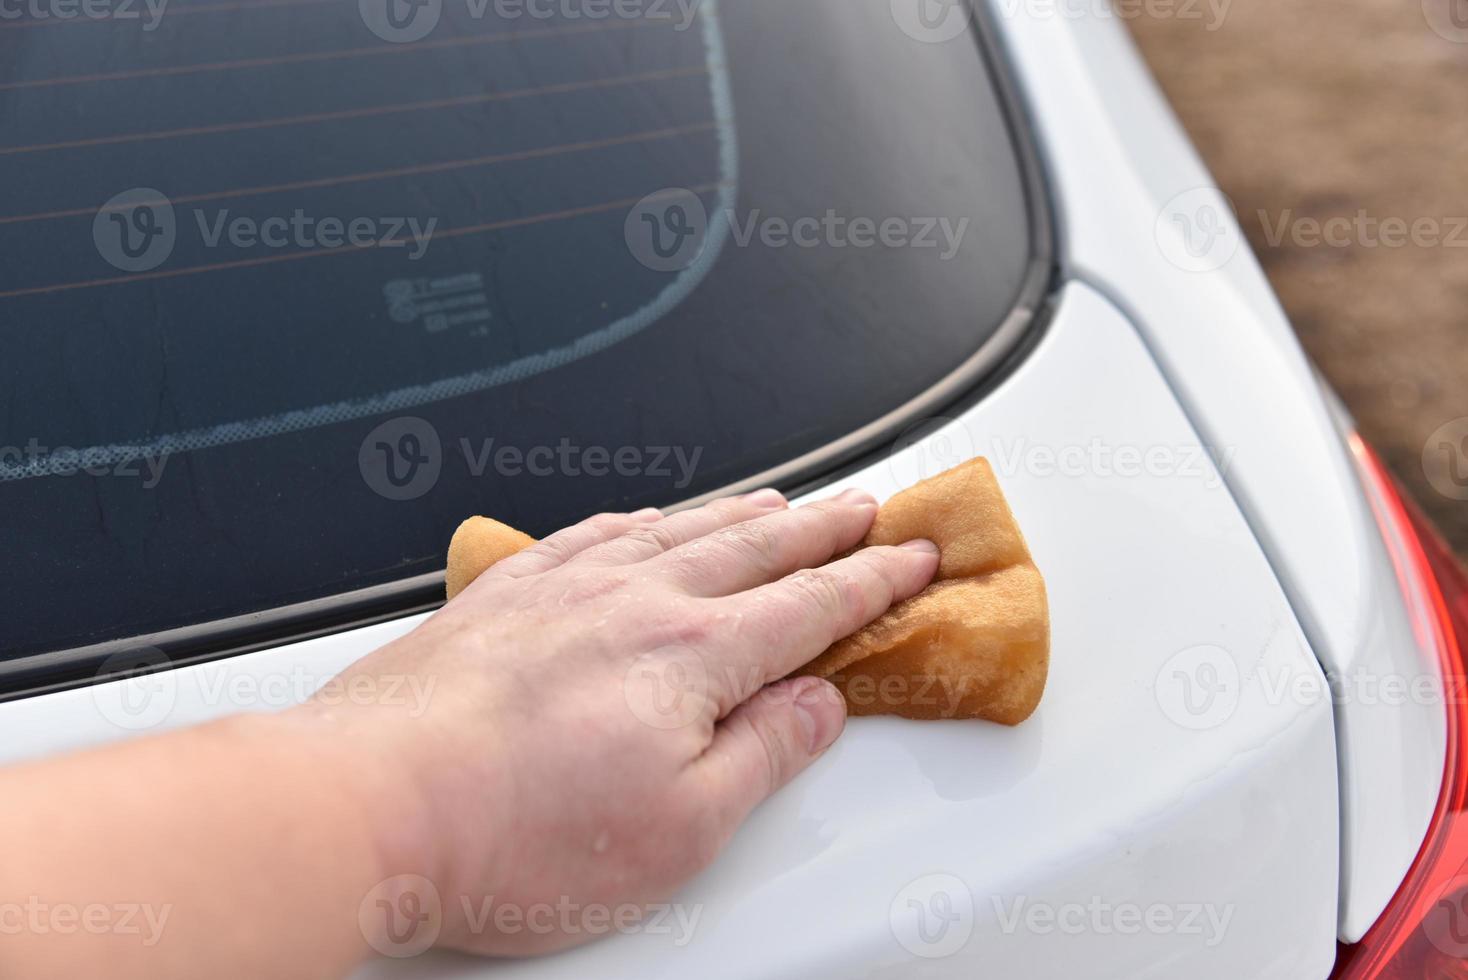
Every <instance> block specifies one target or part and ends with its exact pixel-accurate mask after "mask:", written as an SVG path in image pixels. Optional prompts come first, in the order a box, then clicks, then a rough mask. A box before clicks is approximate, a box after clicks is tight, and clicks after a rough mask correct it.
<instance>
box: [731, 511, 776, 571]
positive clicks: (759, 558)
mask: <svg viewBox="0 0 1468 980" xmlns="http://www.w3.org/2000/svg"><path fill="white" fill-rule="evenodd" d="M720 536H721V537H722V538H723V543H724V544H725V545H726V546H727V547H728V548H729V549H730V550H731V551H733V552H734V553H735V554H736V555H737V556H739V558H740V559H742V560H747V561H750V562H753V563H754V564H756V565H758V566H760V567H768V566H769V565H770V564H771V563H772V562H773V561H774V560H775V557H776V556H777V555H778V554H779V550H780V541H779V537H778V536H777V535H776V534H775V532H774V531H773V530H772V529H771V528H770V526H769V525H767V524H763V523H761V522H759V521H747V522H746V523H744V524H736V525H734V526H733V527H730V528H726V529H725V530H724V531H723V532H721V534H720Z"/></svg>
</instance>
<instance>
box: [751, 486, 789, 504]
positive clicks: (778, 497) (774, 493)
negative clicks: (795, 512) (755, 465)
mask: <svg viewBox="0 0 1468 980" xmlns="http://www.w3.org/2000/svg"><path fill="white" fill-rule="evenodd" d="M744 499H745V500H747V501H749V502H750V503H752V504H754V505H755V506H756V507H779V506H780V505H781V504H783V503H785V495H784V494H783V493H781V492H780V491H778V490H776V489H774V488H773V487H765V488H764V489H763V490H756V491H755V492H754V493H746V494H745V495H744Z"/></svg>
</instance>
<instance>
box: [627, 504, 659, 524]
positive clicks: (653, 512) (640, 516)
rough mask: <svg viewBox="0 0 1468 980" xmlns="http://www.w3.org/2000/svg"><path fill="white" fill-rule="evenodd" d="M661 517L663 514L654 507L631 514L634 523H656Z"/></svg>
mask: <svg viewBox="0 0 1468 980" xmlns="http://www.w3.org/2000/svg"><path fill="white" fill-rule="evenodd" d="M662 516H663V512H662V511H660V510H658V509H657V508H656V507H644V508H642V510H639V511H634V512H633V513H632V519H633V520H634V521H656V520H658V519H659V518H661V517H662Z"/></svg>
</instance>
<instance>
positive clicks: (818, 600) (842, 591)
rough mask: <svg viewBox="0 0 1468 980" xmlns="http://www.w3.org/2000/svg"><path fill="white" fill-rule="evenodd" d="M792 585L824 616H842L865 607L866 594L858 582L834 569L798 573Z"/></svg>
mask: <svg viewBox="0 0 1468 980" xmlns="http://www.w3.org/2000/svg"><path fill="white" fill-rule="evenodd" d="M794 584H795V586H796V588H797V589H799V590H800V591H801V593H802V594H804V596H805V597H806V599H807V601H809V602H811V603H812V604H814V605H815V606H816V607H817V608H818V609H820V611H821V612H822V613H824V614H826V615H842V614H845V613H847V612H848V611H850V610H853V609H858V610H859V609H861V608H862V607H863V606H864V605H865V598H866V593H865V590H864V589H863V588H862V584H861V582H860V580H858V579H857V577H856V576H854V575H852V574H851V573H850V572H847V571H843V570H840V569H836V568H817V569H809V570H807V571H804V572H799V573H797V574H796V575H795V576H794Z"/></svg>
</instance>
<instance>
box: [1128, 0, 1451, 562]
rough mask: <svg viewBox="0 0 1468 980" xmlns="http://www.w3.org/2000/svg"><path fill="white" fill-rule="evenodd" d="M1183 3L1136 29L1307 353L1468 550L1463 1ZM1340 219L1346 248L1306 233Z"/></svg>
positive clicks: (1157, 9) (1135, 23) (1146, 17)
mask: <svg viewBox="0 0 1468 980" xmlns="http://www.w3.org/2000/svg"><path fill="white" fill-rule="evenodd" d="M1453 5H1456V9H1455V8H1454V6H1453ZM1186 6H1187V4H1183V3H1174V4H1172V5H1171V7H1169V5H1168V4H1166V3H1162V2H1151V3H1145V2H1135V0H1133V3H1132V9H1134V10H1136V9H1140V10H1142V11H1143V12H1142V13H1139V14H1137V15H1136V16H1135V17H1134V19H1132V20H1131V25H1132V32H1133V35H1134V36H1135V37H1136V39H1137V41H1138V43H1139V45H1140V46H1141V48H1142V51H1143V53H1144V55H1145V56H1146V57H1147V59H1148V61H1149V62H1150V63H1151V65H1152V68H1153V71H1154V72H1155V73H1156V75H1157V78H1158V80H1159V82H1160V83H1161V85H1162V88H1163V90H1164V91H1165V92H1166V93H1167V95H1168V97H1169V98H1170V99H1171V101H1172V104H1173V106H1174V108H1175V109H1176V111H1177V113H1178V115H1179V116H1180V117H1181V119H1182V121H1183V124H1184V125H1185V126H1186V127H1187V129H1188V131H1189V133H1190V134H1191V135H1192V138H1193V140H1194V142H1195V143H1196V145H1197V147H1198V149H1199V151H1200V152H1201V153H1202V155H1203V157H1204V159H1206V160H1207V162H1208V164H1209V166H1210V167H1211V168H1212V170H1213V173H1214V175H1215V177H1216V178H1217V180H1218V182H1219V185H1220V186H1221V187H1222V189H1223V190H1224V192H1225V193H1226V194H1228V195H1229V196H1230V197H1231V198H1232V200H1233V203H1234V205H1235V208H1236V210H1237V212H1238V214H1239V218H1240V221H1241V223H1242V224H1243V226H1244V229H1245V232H1246V234H1247V235H1248V237H1249V240H1250V242H1251V243H1252V245H1253V246H1254V249H1255V251H1256V253H1257V254H1258V255H1259V258H1260V261H1261V262H1262V263H1263V265H1264V268H1265V271H1266V272H1267V273H1268V274H1269V277H1270V279H1271V280H1272V281H1273V283H1274V288H1275V290H1276V291H1277V292H1278V293H1279V296H1280V298H1281V300H1282V301H1283V303H1284V306H1285V308H1286V309H1287V310H1288V311H1289V314H1290V317H1291V319H1292V321H1293V322H1294V326H1295V330H1296V331H1297V332H1298V334H1299V336H1300V340H1301V341H1302V342H1303V344H1304V346H1305V349H1306V350H1307V351H1308V352H1309V353H1310V355H1311V357H1313V358H1314V359H1315V362H1316V363H1317V364H1318V365H1319V366H1320V369H1321V370H1322V372H1323V373H1324V374H1325V375H1326V377H1328V378H1329V379H1330V381H1331V383H1332V384H1333V385H1334V386H1335V389H1336V390H1337V391H1338V392H1339V393H1340V394H1341V397H1342V398H1343V399H1344V400H1345V402H1346V404H1347V405H1348V406H1349V408H1350V409H1351V412H1352V413H1353V414H1354V415H1355V417H1356V420H1357V422H1358V424H1359V427H1360V429H1361V431H1362V433H1363V434H1364V435H1365V436H1366V438H1367V439H1368V440H1370V441H1371V442H1372V443H1374V444H1375V446H1376V447H1377V449H1378V451H1380V452H1381V453H1382V455H1383V456H1384V457H1385V459H1386V460H1387V462H1388V463H1389V464H1390V465H1391V467H1392V468H1393V469H1394V470H1395V472H1396V473H1397V475H1398V477H1399V479H1401V480H1402V481H1403V482H1404V483H1405V484H1406V485H1407V486H1408V487H1409V488H1410V489H1411V491H1412V493H1413V494H1414V495H1415V496H1416V498H1417V500H1418V501H1419V502H1420V503H1421V504H1422V505H1423V506H1424V507H1425V508H1426V510H1427V511H1428V513H1429V514H1430V515H1431V516H1432V517H1433V519H1434V520H1435V521H1436V522H1437V525H1438V526H1439V527H1440V528H1441V529H1442V530H1443V532H1444V533H1445V534H1446V535H1447V536H1448V538H1449V540H1451V541H1452V543H1453V545H1454V546H1455V547H1456V549H1457V551H1458V554H1459V555H1460V556H1464V557H1468V501H1465V500H1464V499H1460V498H1465V497H1468V481H1464V480H1460V479H1458V476H1459V474H1461V473H1462V472H1465V471H1468V443H1465V442H1464V439H1465V438H1468V420H1465V419H1464V417H1465V416H1468V384H1465V381H1468V227H1465V226H1468V180H1465V178H1468V108H1465V103H1464V101H1463V93H1464V92H1468V0H1232V2H1229V0H1222V2H1221V3H1220V0H1214V4H1213V11H1212V12H1210V11H1209V5H1208V4H1206V3H1199V4H1197V6H1196V8H1195V11H1196V13H1195V14H1194V15H1193V16H1192V17H1187V16H1184V15H1183V14H1182V13H1180V12H1181V11H1183V9H1184V8H1185V7H1186ZM1122 7H1123V9H1125V8H1126V7H1127V0H1122ZM1169 9H1171V10H1172V12H1171V13H1167V12H1166V11H1168V10H1169ZM1148 10H1150V11H1151V12H1150V13H1149V12H1146V11H1148ZM1261 210H1262V211H1263V212H1265V215H1266V217H1267V221H1268V224H1266V222H1265V221H1263V220H1261V219H1260V216H1259V212H1260V211H1261ZM1363 211H1364V212H1365V214H1364V216H1362V215H1361V214H1360V213H1361V212H1363ZM1335 217H1345V218H1347V219H1350V221H1351V230H1350V231H1349V232H1347V231H1346V230H1345V227H1344V225H1343V224H1342V223H1339V222H1338V223H1337V224H1336V226H1335V228H1336V233H1335V235H1334V238H1335V241H1336V242H1343V241H1344V242H1345V243H1344V244H1330V243H1325V242H1324V241H1320V242H1317V241H1316V236H1315V235H1314V234H1312V232H1313V231H1314V227H1313V226H1312V225H1310V224H1309V223H1308V222H1305V223H1303V224H1302V223H1300V222H1301V219H1307V218H1314V219H1317V220H1319V221H1325V220H1327V219H1330V218H1335ZM1391 218H1396V219H1401V221H1402V222H1404V223H1405V225H1406V226H1409V229H1410V226H1413V224H1414V222H1416V229H1417V231H1416V232H1412V231H1410V230H1409V232H1408V235H1407V236H1406V237H1407V238H1408V239H1410V241H1409V242H1407V243H1405V244H1399V245H1398V247H1389V245H1388V244H1387V242H1388V240H1394V241H1395V240H1397V239H1396V238H1394V233H1392V234H1388V233H1387V226H1385V225H1377V226H1373V225H1371V224H1370V222H1371V221H1372V220H1374V221H1376V222H1384V221H1386V220H1387V219H1391ZM1363 219H1364V220H1363ZM1282 220H1283V221H1284V222H1285V223H1286V224H1285V227H1287V228H1288V229H1289V233H1288V234H1287V235H1286V236H1285V240H1284V241H1283V242H1281V243H1279V244H1271V243H1270V241H1269V236H1268V235H1267V234H1266V228H1267V227H1268V228H1274V229H1278V228H1279V227H1280V223H1281V221H1282ZM1373 227H1374V229H1375V230H1373ZM1401 227H1402V225H1395V226H1394V229H1395V230H1400V229H1401ZM1361 229H1365V230H1361ZM1347 239H1349V240H1348V241H1347ZM1455 420H1463V421H1461V422H1460V423H1459V425H1458V426H1456V427H1452V426H1451V423H1453V422H1454V421H1455ZM1445 425H1449V426H1450V428H1448V429H1446V430H1445V429H1443V428H1442V427H1443V426H1445ZM1424 451H1426V453H1427V456H1428V458H1429V460H1436V462H1437V463H1438V465H1437V467H1436V471H1435V472H1433V471H1432V470H1431V469H1430V467H1432V465H1433V463H1432V462H1431V461H1425V460H1424Z"/></svg>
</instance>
